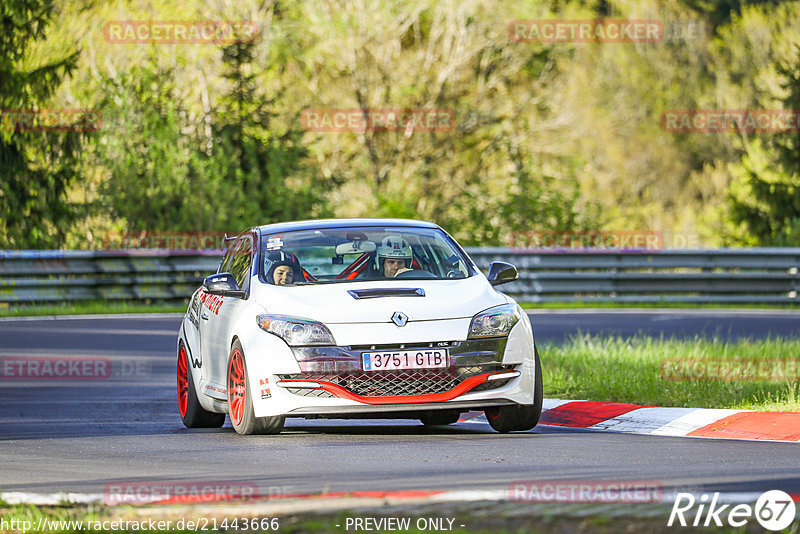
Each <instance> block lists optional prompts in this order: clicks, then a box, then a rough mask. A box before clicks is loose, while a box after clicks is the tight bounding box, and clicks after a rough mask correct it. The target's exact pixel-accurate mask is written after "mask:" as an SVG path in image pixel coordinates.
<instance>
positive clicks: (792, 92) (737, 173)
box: [730, 46, 800, 246]
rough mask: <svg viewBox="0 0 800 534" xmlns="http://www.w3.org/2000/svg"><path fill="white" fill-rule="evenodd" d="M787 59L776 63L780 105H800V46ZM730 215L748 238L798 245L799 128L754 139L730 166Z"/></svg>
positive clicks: (751, 241)
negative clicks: (766, 138) (770, 138)
mask: <svg viewBox="0 0 800 534" xmlns="http://www.w3.org/2000/svg"><path fill="white" fill-rule="evenodd" d="M797 52H798V53H797V57H796V59H795V60H794V61H793V62H792V63H784V64H781V65H779V67H778V73H779V74H780V75H781V76H782V77H783V79H784V82H783V84H782V86H783V88H784V89H785V90H786V97H785V98H784V109H787V110H793V111H794V113H797V112H798V110H800V46H797ZM731 172H732V174H733V176H734V181H733V184H732V186H731V195H730V202H731V218H732V220H733V222H734V223H735V224H737V225H739V226H740V227H741V228H744V229H745V230H746V232H747V234H748V235H747V237H745V238H744V239H743V241H744V242H746V243H748V244H759V245H770V246H800V132H798V131H797V128H796V127H795V128H794V131H792V130H790V131H788V132H786V133H781V134H776V136H775V139H774V140H773V141H772V142H771V143H770V142H769V141H767V142H766V143H765V142H762V141H761V140H760V139H755V140H753V141H752V142H750V143H749V144H748V145H747V149H746V152H745V154H744V155H743V156H742V161H741V164H740V165H737V166H733V168H732V170H731Z"/></svg>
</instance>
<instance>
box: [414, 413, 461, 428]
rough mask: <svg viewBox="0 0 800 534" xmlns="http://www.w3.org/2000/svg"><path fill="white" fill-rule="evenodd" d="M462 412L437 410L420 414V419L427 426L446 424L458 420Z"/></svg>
mask: <svg viewBox="0 0 800 534" xmlns="http://www.w3.org/2000/svg"><path fill="white" fill-rule="evenodd" d="M459 417H461V412H459V411H453V410H436V411H431V412H426V413H424V414H422V415H420V417H419V420H420V421H422V424H423V425H425V426H444V425H452V424H453V423H457V422H458V418H459Z"/></svg>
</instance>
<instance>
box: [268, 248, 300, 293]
mask: <svg viewBox="0 0 800 534" xmlns="http://www.w3.org/2000/svg"><path fill="white" fill-rule="evenodd" d="M264 271H265V272H266V273H267V276H266V277H267V281H268V282H269V283H271V284H274V285H276V286H285V285H288V284H291V283H293V282H294V281H295V280H302V279H303V275H302V273H303V271H302V269H301V267H300V262H299V261H298V260H297V256H295V255H294V254H287V253H286V252H281V251H277V252H270V253H269V256H267V259H266V261H265V262H264Z"/></svg>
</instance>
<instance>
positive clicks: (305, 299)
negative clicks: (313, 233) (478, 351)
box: [255, 276, 509, 324]
mask: <svg viewBox="0 0 800 534" xmlns="http://www.w3.org/2000/svg"><path fill="white" fill-rule="evenodd" d="M402 289H412V290H413V289H422V290H423V291H424V293H425V296H424V297H423V296H381V297H374V298H358V299H357V298H354V297H353V296H352V295H351V294H350V293H349V291H360V290H367V291H368V290H387V292H388V293H392V292H393V291H396V290H402ZM255 297H256V299H257V301H258V303H259V304H261V305H262V306H264V307H265V308H266V309H267V311H268V313H273V314H281V315H292V316H295V317H304V318H307V319H314V320H317V321H321V322H323V323H329V324H337V323H387V322H390V321H391V316H392V314H393V313H394V312H398V311H399V312H403V313H404V314H405V315H407V316H408V320H409V322H412V321H431V320H437V319H453V318H464V317H472V316H473V315H475V314H476V313H478V312H480V311H482V310H485V309H486V308H491V307H492V306H497V305H500V304H505V303H506V302H509V299H508V298H507V297H506V296H505V295H503V294H502V293H499V292H498V291H495V289H494V288H493V287H492V286H491V285H490V284H489V282H488V281H487V280H486V278H485V277H483V276H471V277H469V278H464V279H461V280H407V279H404V280H375V281H368V282H348V283H335V284H317V285H308V286H292V287H275V286H271V285H267V284H259V291H258V292H257V293H256V294H255Z"/></svg>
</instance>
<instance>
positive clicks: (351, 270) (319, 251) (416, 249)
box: [260, 227, 475, 285]
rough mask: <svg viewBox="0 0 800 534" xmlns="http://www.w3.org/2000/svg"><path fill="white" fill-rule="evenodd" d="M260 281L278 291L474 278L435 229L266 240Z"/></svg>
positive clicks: (345, 231) (309, 233)
mask: <svg viewBox="0 0 800 534" xmlns="http://www.w3.org/2000/svg"><path fill="white" fill-rule="evenodd" d="M260 250H261V251H262V254H261V258H262V259H261V273H260V274H261V278H262V279H263V280H264V281H265V282H267V283H269V284H275V285H283V284H287V285H298V284H318V283H339V282H358V281H363V280H387V279H390V278H397V279H411V280H414V279H417V280H420V279H459V278H467V277H469V276H472V275H473V274H475V271H474V270H473V268H472V267H471V264H470V262H469V261H468V260H467V258H466V257H464V255H463V254H462V252H461V251H460V249H459V248H458V247H457V246H456V245H454V243H453V241H452V240H451V238H450V237H449V236H447V234H445V233H444V232H443V231H441V230H439V229H436V228H413V227H397V228H392V227H363V228H326V229H319V230H301V231H295V232H284V233H280V234H270V235H265V236H264V237H263V238H262V242H261V248H260Z"/></svg>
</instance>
